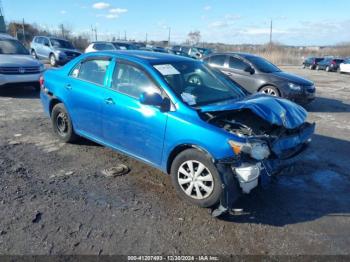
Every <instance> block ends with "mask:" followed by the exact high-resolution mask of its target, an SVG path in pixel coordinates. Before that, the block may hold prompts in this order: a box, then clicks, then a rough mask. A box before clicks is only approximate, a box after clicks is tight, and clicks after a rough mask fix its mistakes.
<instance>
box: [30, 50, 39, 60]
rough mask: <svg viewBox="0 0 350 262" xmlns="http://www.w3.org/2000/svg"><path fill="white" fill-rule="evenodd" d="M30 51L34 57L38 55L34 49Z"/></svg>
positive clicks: (36, 57)
mask: <svg viewBox="0 0 350 262" xmlns="http://www.w3.org/2000/svg"><path fill="white" fill-rule="evenodd" d="M30 53H31V55H32V57H33V58H34V59H38V56H37V55H36V52H35V50H32V51H31V52H30Z"/></svg>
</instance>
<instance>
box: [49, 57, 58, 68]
mask: <svg viewBox="0 0 350 262" xmlns="http://www.w3.org/2000/svg"><path fill="white" fill-rule="evenodd" d="M49 60H50V65H51V66H52V67H55V66H57V60H56V56H55V55H54V54H51V55H50V56H49Z"/></svg>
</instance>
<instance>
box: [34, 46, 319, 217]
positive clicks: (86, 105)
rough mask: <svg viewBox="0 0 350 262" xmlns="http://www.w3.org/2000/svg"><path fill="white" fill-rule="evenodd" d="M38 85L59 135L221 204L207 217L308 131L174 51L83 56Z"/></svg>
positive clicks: (289, 109) (182, 192) (284, 106)
mask: <svg viewBox="0 0 350 262" xmlns="http://www.w3.org/2000/svg"><path fill="white" fill-rule="evenodd" d="M41 83H42V86H41V101H42V104H43V106H44V109H45V112H46V113H47V115H48V116H49V117H50V118H51V120H52V125H53V130H54V132H55V134H56V135H57V137H58V138H59V139H60V140H61V141H63V142H73V141H74V140H75V139H77V136H82V137H85V138H88V139H90V140H92V141H95V142H97V143H100V144H102V145H105V146H107V147H110V148H113V149H115V150H118V151H119V152H122V153H125V154H127V155H129V156H131V157H134V158H136V159H139V160H141V161H144V162H145V163H147V164H149V165H151V166H154V167H156V168H158V169H160V170H161V171H163V172H164V173H167V174H170V175H171V177H172V181H173V183H174V187H175V189H176V191H177V193H178V194H179V196H180V197H181V198H183V199H185V200H187V201H189V202H190V203H193V204H196V205H199V206H202V207H218V204H220V206H219V208H218V209H217V210H216V212H214V213H213V215H214V216H218V215H220V214H222V212H225V211H226V210H227V209H230V208H232V207H233V203H234V202H235V200H237V198H238V197H239V196H240V195H241V194H243V193H245V194H248V193H249V192H251V190H252V189H253V188H255V187H257V186H258V183H259V181H261V179H260V177H266V176H267V175H269V176H271V175H273V174H277V173H278V172H280V171H281V169H283V168H284V167H287V166H290V165H291V163H293V162H295V161H297V160H298V159H300V158H302V155H301V153H302V151H304V149H305V148H306V146H307V144H309V142H310V141H311V137H312V135H313V133H314V130H315V124H311V123H308V122H306V119H307V112H306V111H305V109H303V108H302V107H301V106H298V105H296V104H295V103H293V102H291V101H288V100H286V99H281V98H277V97H271V96H266V95H262V94H255V95H252V96H247V95H246V92H245V91H244V90H243V89H242V88H241V87H240V86H238V85H237V84H236V83H234V82H233V81H230V79H229V78H228V77H226V76H225V75H224V74H222V73H221V72H219V71H218V70H215V69H213V68H211V67H210V66H208V65H207V64H205V63H203V62H202V61H198V60H194V59H190V58H185V57H180V56H175V55H169V54H162V53H157V52H153V53H151V52H143V51H109V52H96V53H88V54H84V55H82V56H81V57H80V58H78V59H77V60H75V61H72V62H71V63H69V64H67V65H66V66H65V67H63V68H61V69H58V70H48V71H47V72H46V73H45V74H44V77H43V78H42V81H41ZM77 157H79V156H77Z"/></svg>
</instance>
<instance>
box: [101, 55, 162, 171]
mask: <svg viewBox="0 0 350 262" xmlns="http://www.w3.org/2000/svg"><path fill="white" fill-rule="evenodd" d="M144 92H158V93H162V91H161V89H160V88H159V87H158V86H157V85H156V83H155V81H154V80H153V78H152V77H150V74H149V73H147V71H146V70H145V69H144V68H143V67H141V66H139V65H137V64H132V63H130V62H126V61H117V63H116V66H115V69H114V73H113V76H112V83H111V88H110V89H106V91H105V93H104V97H103V99H104V101H105V103H104V104H103V137H104V140H105V141H106V142H107V143H108V144H110V145H111V146H113V147H115V148H117V149H119V150H122V151H124V152H126V153H128V154H131V155H134V156H136V157H138V158H141V159H143V160H144V161H146V162H150V163H152V164H155V165H160V163H161V157H162V151H163V142H164V134H165V127H166V121H167V117H168V115H167V113H166V112H162V111H161V110H160V108H158V107H155V106H149V105H143V104H141V103H140V102H139V97H140V95H141V94H142V93H144Z"/></svg>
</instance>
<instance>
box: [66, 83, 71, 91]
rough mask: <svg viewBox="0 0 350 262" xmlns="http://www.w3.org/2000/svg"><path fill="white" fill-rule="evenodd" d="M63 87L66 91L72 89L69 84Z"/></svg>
mask: <svg viewBox="0 0 350 262" xmlns="http://www.w3.org/2000/svg"><path fill="white" fill-rule="evenodd" d="M64 87H65V88H66V89H68V90H70V89H72V85H71V84H66V85H65V86H64Z"/></svg>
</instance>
